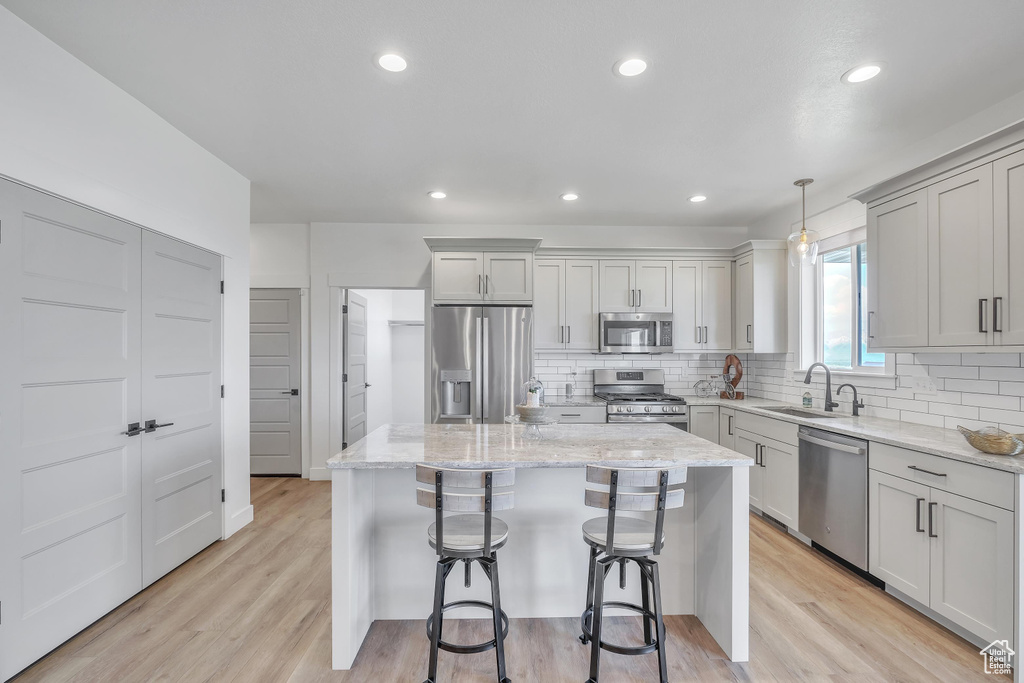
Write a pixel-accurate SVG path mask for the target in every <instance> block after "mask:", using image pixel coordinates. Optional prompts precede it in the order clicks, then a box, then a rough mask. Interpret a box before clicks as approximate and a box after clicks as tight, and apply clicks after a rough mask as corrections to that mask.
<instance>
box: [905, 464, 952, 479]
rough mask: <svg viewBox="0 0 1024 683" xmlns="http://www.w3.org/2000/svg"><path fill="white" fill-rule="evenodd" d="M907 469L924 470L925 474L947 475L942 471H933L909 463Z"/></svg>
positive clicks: (934, 475)
mask: <svg viewBox="0 0 1024 683" xmlns="http://www.w3.org/2000/svg"><path fill="white" fill-rule="evenodd" d="M907 469H908V470H915V471H917V472H924V473H925V474H930V475H932V476H933V477H944V476H946V475H945V474H944V473H942V472H932V471H931V470H926V469H923V468H921V467H918V466H917V465H907Z"/></svg>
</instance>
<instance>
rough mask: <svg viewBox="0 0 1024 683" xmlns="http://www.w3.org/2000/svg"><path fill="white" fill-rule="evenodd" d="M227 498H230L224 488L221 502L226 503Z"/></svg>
mask: <svg viewBox="0 0 1024 683" xmlns="http://www.w3.org/2000/svg"><path fill="white" fill-rule="evenodd" d="M227 499H228V497H227V494H226V493H225V491H224V489H221V490H220V502H222V503H226V502H227Z"/></svg>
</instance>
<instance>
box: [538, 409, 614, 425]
mask: <svg viewBox="0 0 1024 683" xmlns="http://www.w3.org/2000/svg"><path fill="white" fill-rule="evenodd" d="M546 413H547V416H548V417H551V418H554V419H556V420H558V421H559V422H563V423H565V424H599V423H602V422H607V421H608V409H607V408H605V407H604V406H549V407H548V409H547V411H546Z"/></svg>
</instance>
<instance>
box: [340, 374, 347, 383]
mask: <svg viewBox="0 0 1024 683" xmlns="http://www.w3.org/2000/svg"><path fill="white" fill-rule="evenodd" d="M341 381H342V382H347V381H348V373H347V372H346V373H345V374H343V375H342V376H341Z"/></svg>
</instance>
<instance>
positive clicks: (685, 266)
mask: <svg viewBox="0 0 1024 683" xmlns="http://www.w3.org/2000/svg"><path fill="white" fill-rule="evenodd" d="M732 270H733V269H732V262H731V261H676V262H675V263H674V265H673V268H672V313H673V316H672V319H673V321H674V322H675V350H676V351H724V350H728V349H731V348H732V326H733V308H732Z"/></svg>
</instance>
